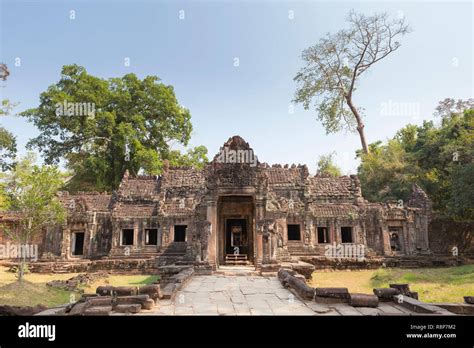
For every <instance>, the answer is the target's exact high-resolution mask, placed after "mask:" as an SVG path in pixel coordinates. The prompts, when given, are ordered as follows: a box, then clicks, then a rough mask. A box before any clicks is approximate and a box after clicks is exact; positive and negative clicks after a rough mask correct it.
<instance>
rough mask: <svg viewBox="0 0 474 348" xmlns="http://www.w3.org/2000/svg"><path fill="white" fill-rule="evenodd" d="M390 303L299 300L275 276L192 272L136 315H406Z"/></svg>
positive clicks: (405, 311)
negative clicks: (150, 307) (170, 296)
mask: <svg viewBox="0 0 474 348" xmlns="http://www.w3.org/2000/svg"><path fill="white" fill-rule="evenodd" d="M410 314H413V313H412V312H410V311H408V310H407V309H405V308H403V307H400V306H398V305H396V304H393V303H380V306H379V307H378V308H354V307H351V306H349V305H348V304H346V303H336V304H323V303H316V302H311V301H305V302H303V301H300V300H299V299H298V298H297V297H295V296H294V295H293V294H292V293H291V292H290V291H289V290H287V289H285V288H284V287H283V286H282V285H281V283H280V282H279V281H278V279H277V278H276V277H270V278H267V277H261V276H229V275H209V276H195V277H193V279H191V281H190V282H189V283H188V284H187V285H186V286H185V287H184V288H183V289H182V290H181V291H180V292H178V293H177V295H176V297H175V298H174V300H173V301H171V300H160V301H159V306H158V307H157V308H156V309H153V310H150V311H142V312H141V313H140V315H410Z"/></svg>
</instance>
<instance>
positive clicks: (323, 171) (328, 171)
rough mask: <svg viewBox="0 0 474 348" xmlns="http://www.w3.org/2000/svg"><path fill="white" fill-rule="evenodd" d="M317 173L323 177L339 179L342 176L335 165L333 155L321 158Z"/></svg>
mask: <svg viewBox="0 0 474 348" xmlns="http://www.w3.org/2000/svg"><path fill="white" fill-rule="evenodd" d="M316 173H317V174H318V175H323V176H332V177H339V176H341V175H342V173H341V169H340V168H339V167H338V166H337V165H336V164H335V163H334V161H333V154H332V153H330V154H327V155H322V156H320V157H319V161H318V164H317V169H316Z"/></svg>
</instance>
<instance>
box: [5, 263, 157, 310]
mask: <svg viewBox="0 0 474 348" xmlns="http://www.w3.org/2000/svg"><path fill="white" fill-rule="evenodd" d="M77 274H78V273H64V274H40V273H28V274H26V275H25V276H24V279H23V280H22V281H21V282H20V281H18V280H17V279H16V277H15V274H14V273H11V272H8V271H7V268H5V267H1V266H0V305H10V306H35V305H37V304H43V305H46V306H48V307H54V306H57V305H61V304H65V303H69V302H70V297H71V294H72V295H74V297H73V298H75V299H79V298H80V297H81V294H80V293H75V292H69V291H65V290H61V289H56V288H51V287H49V286H46V283H47V282H49V281H51V280H66V279H69V278H71V277H74V276H76V275H77ZM159 279H160V277H159V276H157V275H115V274H114V275H109V277H108V278H104V279H101V280H98V281H96V282H94V283H93V284H90V285H89V286H87V287H85V288H83V290H84V293H94V292H95V289H96V288H97V287H98V286H100V285H113V286H140V285H147V284H151V283H153V282H155V281H157V280H159Z"/></svg>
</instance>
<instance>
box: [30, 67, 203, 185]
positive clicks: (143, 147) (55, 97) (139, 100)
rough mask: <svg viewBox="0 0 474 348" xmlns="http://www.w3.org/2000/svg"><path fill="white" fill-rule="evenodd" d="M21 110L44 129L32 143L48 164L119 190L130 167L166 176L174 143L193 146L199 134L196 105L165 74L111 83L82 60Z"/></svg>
mask: <svg viewBox="0 0 474 348" xmlns="http://www.w3.org/2000/svg"><path fill="white" fill-rule="evenodd" d="M21 115H22V116H24V117H26V118H27V119H28V120H29V121H31V122H33V123H34V124H35V125H36V127H37V128H38V129H39V130H40V134H39V136H37V137H36V138H34V139H32V140H31V141H30V142H29V143H28V146H29V147H30V148H31V147H36V148H38V149H39V150H40V151H41V153H42V154H43V155H44V159H45V162H46V163H47V164H54V163H57V162H58V161H59V160H60V159H65V160H66V164H67V166H68V168H69V169H72V170H73V172H74V174H75V175H74V177H73V178H72V179H71V180H70V182H69V186H70V187H72V188H77V189H86V190H87V189H91V190H92V189H93V190H111V189H114V188H116V187H117V186H118V184H119V183H120V180H121V178H122V175H123V173H124V172H125V170H127V169H128V170H129V171H130V172H131V173H135V174H137V173H138V172H139V171H144V172H145V173H148V174H159V173H160V172H161V170H162V166H163V162H164V161H165V160H168V159H169V157H170V156H171V152H172V150H171V146H170V144H171V143H172V142H174V143H179V144H181V145H184V146H187V145H188V142H189V139H190V136H191V131H192V125H191V121H190V120H191V115H190V113H189V110H187V109H186V108H184V107H182V106H181V105H180V104H179V103H178V100H177V99H176V96H175V93H174V89H173V87H172V86H167V85H165V84H163V83H161V82H159V79H158V77H156V76H147V77H145V78H144V79H143V80H141V79H139V78H137V76H135V75H134V74H127V75H125V76H123V77H121V78H111V79H108V80H105V79H102V78H99V77H95V76H92V75H90V74H88V73H87V71H86V70H85V69H84V68H83V67H80V66H78V65H69V66H64V67H63V69H62V74H61V79H60V80H59V82H57V83H56V84H54V85H52V86H50V87H49V88H48V89H47V90H46V91H45V92H43V93H41V96H40V105H39V106H38V107H37V108H34V109H29V110H26V111H24V112H23V113H21ZM199 153H202V152H199ZM202 159H203V158H202V157H200V158H198V160H202Z"/></svg>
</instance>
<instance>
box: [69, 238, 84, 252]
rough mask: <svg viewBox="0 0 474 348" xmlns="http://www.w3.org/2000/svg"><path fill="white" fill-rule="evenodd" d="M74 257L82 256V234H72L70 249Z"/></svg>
mask: <svg viewBox="0 0 474 348" xmlns="http://www.w3.org/2000/svg"><path fill="white" fill-rule="evenodd" d="M72 254H73V255H74V256H79V255H84V232H75V233H74V245H73V249H72Z"/></svg>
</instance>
